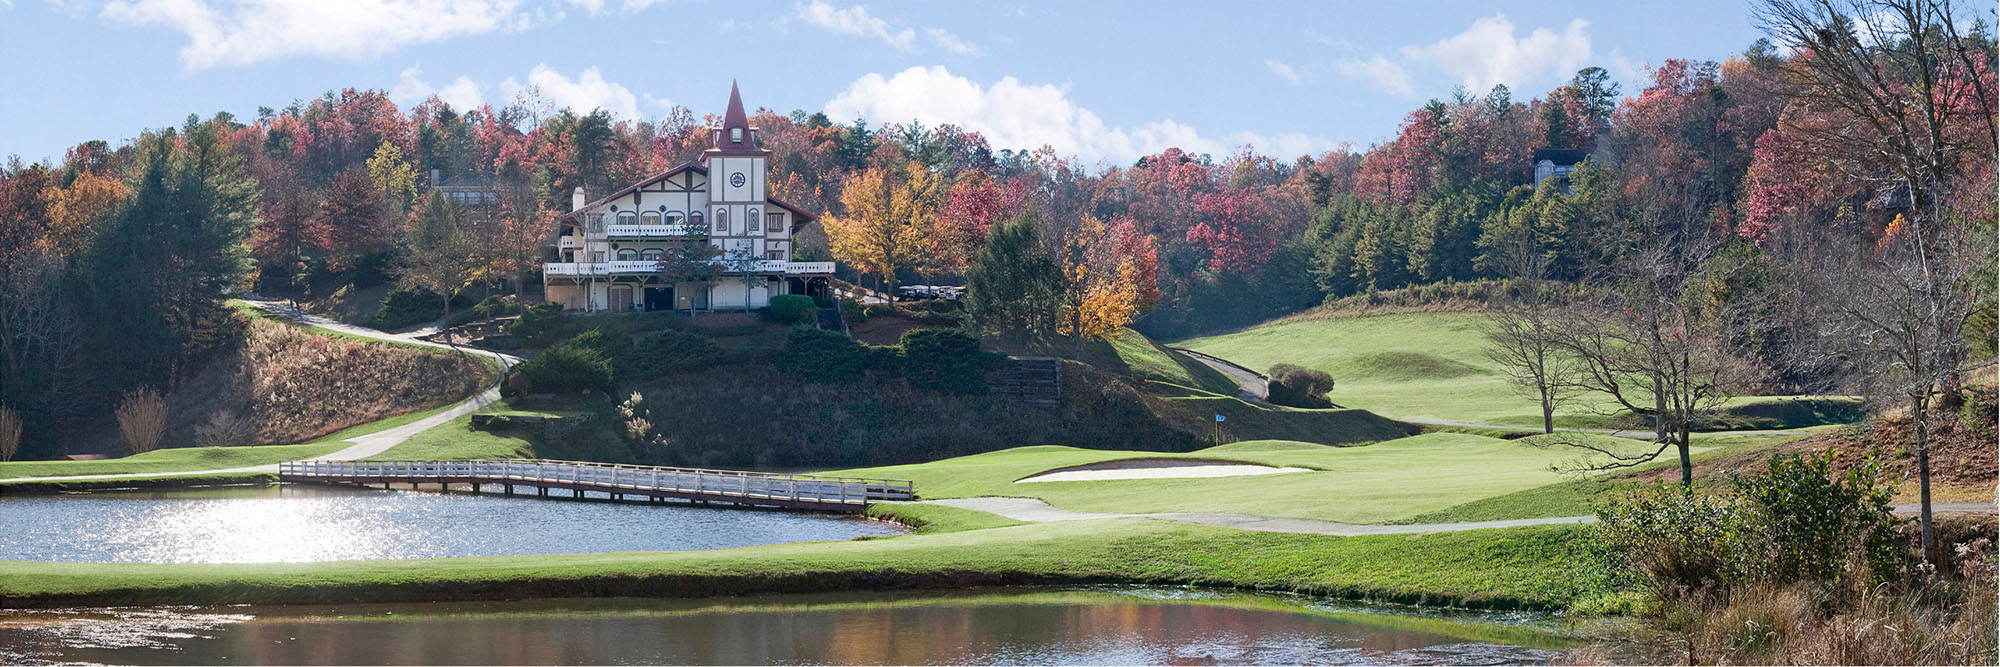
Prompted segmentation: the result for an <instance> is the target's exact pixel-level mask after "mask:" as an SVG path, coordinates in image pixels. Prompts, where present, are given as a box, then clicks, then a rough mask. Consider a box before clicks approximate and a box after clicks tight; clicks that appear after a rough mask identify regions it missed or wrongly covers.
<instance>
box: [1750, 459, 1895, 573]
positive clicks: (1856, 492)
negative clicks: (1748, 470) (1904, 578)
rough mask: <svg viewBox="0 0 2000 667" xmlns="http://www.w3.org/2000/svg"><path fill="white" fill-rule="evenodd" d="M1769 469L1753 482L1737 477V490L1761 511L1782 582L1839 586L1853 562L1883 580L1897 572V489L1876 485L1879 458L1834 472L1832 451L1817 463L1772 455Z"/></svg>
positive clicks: (1771, 561) (1771, 567) (1770, 557)
mask: <svg viewBox="0 0 2000 667" xmlns="http://www.w3.org/2000/svg"><path fill="white" fill-rule="evenodd" d="M1769 465H1770V469H1769V470H1768V471H1767V472H1766V473H1765V474H1764V475H1762V476H1759V477H1752V478H1749V479H1743V478H1737V477H1734V476H1732V477H1731V481H1732V483H1733V484H1734V485H1735V487H1736V489H1737V492H1738V493H1740V494H1741V495H1742V496H1743V498H1744V500H1746V501H1748V503H1749V505H1750V507H1752V508H1754V509H1755V510H1756V512H1757V519H1758V522H1759V525H1760V526H1761V528H1762V529H1763V532H1764V537H1765V539H1766V541H1767V542H1769V549H1768V552H1767V555H1766V560H1765V561H1764V567H1765V569H1766V570H1767V574H1768V575H1769V577H1770V578H1772V579H1775V580H1777V581H1779V582H1785V583H1789V582H1793V581H1802V580H1803V581H1826V582H1834V581H1838V580H1839V579H1840V578H1841V577H1842V574H1843V572H1845V571H1846V570H1847V569H1848V565H1849V562H1848V561H1849V559H1850V558H1858V559H1859V560H1860V561H1862V562H1865V563H1866V564H1867V565H1868V566H1869V567H1870V569H1872V570H1873V571H1874V573H1875V575H1876V576H1878V577H1880V576H1884V575H1887V574H1889V573H1891V572H1893V571H1895V569H1896V565H1897V564H1896V555H1897V554H1896V517H1895V515H1894V514H1892V513H1891V508H1890V505H1889V498H1890V496H1891V493H1892V492H1891V490H1890V489H1887V488H1882V487H1877V486H1875V476H1876V473H1877V471H1878V466H1877V464H1876V462H1875V460H1874V458H1873V457H1870V458H1869V459H1868V460H1867V461H1864V462H1862V463H1861V465H1857V466H1854V467H1852V468H1849V469H1848V470H1847V472H1846V474H1842V475H1835V474H1834V473H1833V450H1831V449H1828V450H1827V451H1826V452H1825V453H1824V454H1822V455H1819V456H1812V457H1802V456H1799V455H1797V454H1790V455H1783V456H1780V455H1772V456H1771V459H1770V462H1769Z"/></svg>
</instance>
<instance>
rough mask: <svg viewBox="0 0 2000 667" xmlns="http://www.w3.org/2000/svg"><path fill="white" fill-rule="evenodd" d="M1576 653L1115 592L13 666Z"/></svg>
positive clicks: (215, 632)
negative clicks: (66, 663) (58, 664)
mask: <svg viewBox="0 0 2000 667" xmlns="http://www.w3.org/2000/svg"><path fill="white" fill-rule="evenodd" d="M1364 616H1365V617H1369V618H1363V617H1364ZM1371 620H1372V621H1378V622H1369V621H1371ZM1407 621H1417V623H1414V624H1412V623H1409V622H1407ZM1496 635H1497V636H1504V637H1508V638H1509V639H1504V640H1496V639H1495V637H1496ZM1567 645H1568V641H1567V640H1565V639H1563V638H1561V637H1558V636H1554V635H1551V634H1548V633H1546V632H1541V631H1537V630H1534V629H1531V628H1524V627H1521V626H1518V625H1503V624H1497V623H1494V622H1492V621H1491V620H1480V619H1472V620H1470V621H1468V620H1466V619H1446V618H1437V617H1404V616H1399V615H1398V614H1397V613H1396V610H1393V609H1389V610H1385V609H1376V610H1372V611H1366V612H1358V611H1343V612H1325V611H1320V610H1317V609H1316V608H1315V605H1312V604H1302V603H1299V602H1297V601H1291V600H1285V599H1281V598H1273V597H1268V596H1253V595H1241V594H1222V595H1217V596H1215V597H1213V598H1210V599H1181V600H1176V599H1162V598H1160V597H1157V596H1148V595H1134V594H1130V593H1128V592H1124V591H1103V590H1085V591H1078V590H1069V591H1046V590H1033V589H1028V590H1014V591H1000V592H991V591H988V592H979V593H971V594H949V595H939V594H922V595H920V594H903V595H887V594H866V595H833V596H828V595H819V596H767V597H757V598H739V599H733V600H728V601H721V602H715V601H708V602H703V601H673V600H636V599H620V600H588V601H582V600H577V601H536V602H505V603H473V604H401V605H365V606H362V605H355V606H335V607H272V608H254V607H239V608H222V609H213V608H210V609H193V608H182V609H166V610H162V609H158V608H155V609H141V610H122V609H113V610H90V611H73V610H55V611H40V612H20V613H14V614H11V615H0V662H29V663H35V662H41V663H48V662H63V661H70V662H75V661H81V662H92V663H129V664H169V663H182V664H185V663H194V664H360V665H379V664H535V665H544V664H547V665H555V664H662V663H664V664H949V663H958V664H1320V663H1349V664H1352V663H1361V664H1413V663H1414V664H1432V663H1452V664H1507V663H1536V662H1547V661H1549V660H1551V659H1553V658H1554V657H1556V655H1557V650H1559V649H1561V648H1564V647H1565V646H1567Z"/></svg>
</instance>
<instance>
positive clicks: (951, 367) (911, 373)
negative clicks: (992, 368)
mask: <svg viewBox="0 0 2000 667" xmlns="http://www.w3.org/2000/svg"><path fill="white" fill-rule="evenodd" d="M902 348H903V378H904V379H906V380H909V382H910V384H911V385H912V386H916V387H922V388H924V389H931V390H936V391H943V392H950V393H954V394H983V393H986V376H985V374H984V373H982V372H981V370H980V364H981V362H983V361H984V360H985V355H984V354H983V353H981V352H980V351H979V339H977V338H973V337H971V336H968V335H965V334H964V333H962V332H960V331H957V330H955V329H911V330H909V331H905V332H903V339H902Z"/></svg>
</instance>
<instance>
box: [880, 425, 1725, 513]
mask: <svg viewBox="0 0 2000 667" xmlns="http://www.w3.org/2000/svg"><path fill="white" fill-rule="evenodd" d="M1599 437H1603V438H1604V440H1605V441H1606V443H1607V444H1610V445H1611V446H1615V447H1620V448H1626V449H1632V450H1637V449H1638V448H1640V447H1642V445H1643V443H1640V442H1637V441H1633V440H1626V439H1622V438H1609V437H1608V436H1599ZM1538 445H1540V443H1537V442H1531V441H1515V440H1502V439H1498V438H1488V437H1483V436H1476V435H1466V434H1459V433H1431V434H1425V435H1419V436H1413V437H1406V438H1399V439H1395V440H1390V441H1387V442H1379V443H1375V444H1371V445H1366V446H1355V447H1328V446H1324V445H1315V444H1310V443H1301V442H1288V441H1279V440H1264V441H1250V442H1237V443H1231V444H1227V445H1221V446H1217V447H1210V448H1207V449H1201V450H1197V451H1192V452H1185V453H1178V454H1158V453H1151V452H1135V451H1103V450H1087V449H1076V448H1072V447H1021V448H1016V449H1009V450H1005V451H998V452H990V453H986V454H978V455H973V456H964V457H958V458H953V459H946V460H943V461H934V462H930V463H921V464H916V465H902V466H888V467H880V468H865V469H859V470H848V471H843V472H842V474H847V475H856V476H868V477H888V478H892V479H909V480H913V481H915V482H916V484H917V489H918V492H919V493H920V494H922V496H923V497H924V498H927V499H935V498H958V497H969V496H1015V497H1032V498H1041V499H1042V500H1045V501H1048V502H1049V504H1051V505H1055V506H1056V507H1060V508H1063V509H1070V510H1078V511H1087V512H1107V513H1121V512H1134V513H1154V512H1235V513H1242V514H1255V515H1259V516H1272V517H1290V518H1299V519H1320V520H1326V521H1342V522H1349V523H1388V522H1394V521H1398V520H1405V519H1409V518H1411V517H1415V516H1419V515H1423V514H1426V513H1431V512H1437V511H1440V510H1444V509H1447V508H1451V507H1455V506H1459V505H1463V504H1465V503H1470V502H1473V501H1477V500H1481V499H1486V498H1494V497H1499V496H1505V495H1508V494H1513V493H1517V492H1524V491H1528V490H1530V489H1536V488H1539V487H1546V486H1549V485H1553V484H1560V483H1563V482H1565V481H1566V480H1569V479H1572V476H1571V475H1569V474H1567V473H1563V472H1558V471H1556V470H1554V469H1553V468H1555V467H1557V466H1564V465H1566V464H1570V463H1573V462H1576V461H1578V460H1581V459H1582V458H1583V452H1582V450H1578V449H1572V448H1565V447H1545V446H1538ZM1702 449H1703V451H1705V450H1706V448H1705V447H1704V448H1702ZM1131 458H1197V459H1220V460H1230V461H1243V462H1246V463H1255V464H1261V465H1268V466H1276V467H1298V468H1310V469H1312V472H1294V473H1281V474H1274V475H1248V476H1240V477H1214V478H1185V479H1127V480H1104V481H1082V482H1031V483H1016V482H1015V480H1018V479H1021V478H1023V477H1027V476H1029V475H1033V474H1035V473H1039V472H1044V471H1047V470H1052V469H1055V468H1063V467H1068V466H1075V465H1081V464H1086V463H1096V462H1101V461H1112V460H1118V459H1131ZM1661 465H1664V462H1663V463H1662V464H1661Z"/></svg>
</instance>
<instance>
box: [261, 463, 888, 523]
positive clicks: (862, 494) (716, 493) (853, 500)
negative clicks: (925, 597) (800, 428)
mask: <svg viewBox="0 0 2000 667" xmlns="http://www.w3.org/2000/svg"><path fill="white" fill-rule="evenodd" d="M278 479H280V480H282V481H287V482H323V483H333V484H358V485H362V486H370V485H375V484H380V485H382V488H385V489H386V488H389V485H391V484H408V485H410V488H413V489H414V488H417V485H418V484H436V485H438V487H439V488H440V489H445V488H449V486H450V485H453V484H458V485H471V486H472V490H473V491H474V492H479V491H482V490H483V489H484V487H485V486H486V485H489V484H490V485H497V486H499V487H501V491H502V492H503V493H505V494H507V495H510V496H511V495H514V494H515V491H516V489H533V490H534V493H535V495H537V496H541V497H548V496H549V491H550V490H551V489H566V490H569V491H570V492H571V496H572V497H575V498H582V497H584V495H583V494H584V492H587V491H595V492H600V493H604V494H606V495H608V496H609V497H610V499H611V500H641V501H662V500H666V499H669V498H673V499H681V500H690V501H694V502H696V503H700V504H707V503H723V504H728V505H736V506H741V507H769V508H781V509H800V510H816V511H826V512H860V511H862V510H863V509H866V508H867V507H868V503H871V502H875V501H882V500H913V499H915V498H916V493H915V491H914V490H913V488H912V485H911V483H910V482H909V481H908V480H899V479H864V478H859V477H828V476H822V475H787V474H779V473H762V472H745V471H739V470H702V469H697V468H665V467H659V466H639V465H621V464H613V463H586V462H581V461H547V460H540V459H497V460H490V461H291V462H288V463H282V464H279V465H278Z"/></svg>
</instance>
